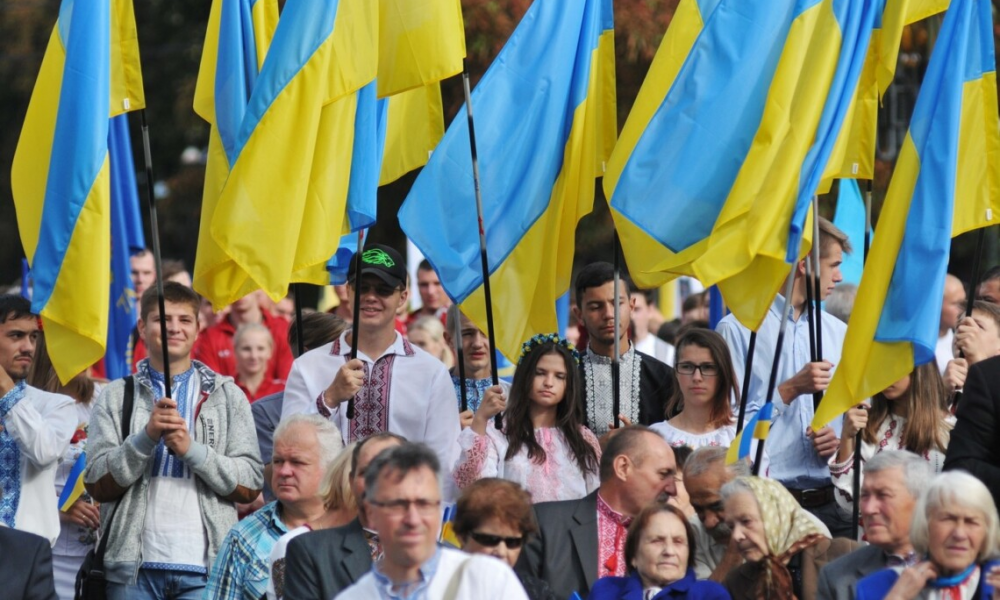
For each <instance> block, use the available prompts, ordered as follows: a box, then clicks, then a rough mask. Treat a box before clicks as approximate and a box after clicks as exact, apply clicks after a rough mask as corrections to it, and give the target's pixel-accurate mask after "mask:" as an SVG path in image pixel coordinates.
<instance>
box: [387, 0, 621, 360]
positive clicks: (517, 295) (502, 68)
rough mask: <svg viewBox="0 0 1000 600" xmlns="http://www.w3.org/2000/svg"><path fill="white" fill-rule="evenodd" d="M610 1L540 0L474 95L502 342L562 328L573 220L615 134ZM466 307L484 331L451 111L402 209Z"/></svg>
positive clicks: (511, 346) (461, 134)
mask: <svg viewBox="0 0 1000 600" xmlns="http://www.w3.org/2000/svg"><path fill="white" fill-rule="evenodd" d="M613 21H614V18H613V14H612V8H611V1H610V0H536V2H535V3H534V4H532V5H531V7H530V8H529V9H528V11H527V13H525V15H524V18H523V19H522V21H521V23H520V24H519V25H518V26H517V29H515V30H514V33H513V34H512V35H511V37H510V39H509V40H508V41H507V44H506V45H505V46H504V48H503V50H501V51H500V54H499V56H497V58H496V60H495V61H494V62H493V64H492V65H491V66H490V68H489V69H488V70H487V71H486V74H485V75H484V76H483V78H482V80H481V81H480V82H479V84H478V85H477V86H476V89H475V90H474V91H473V93H472V106H473V109H474V112H475V115H476V132H475V133H476V143H477V146H478V148H477V149H478V152H479V167H480V173H481V184H482V193H483V212H484V214H483V224H482V226H483V227H484V229H485V231H486V241H487V244H488V252H489V260H490V264H489V272H490V281H491V287H492V293H493V298H492V300H493V313H494V316H495V322H496V334H497V349H498V350H500V351H501V352H503V353H504V354H505V355H507V356H508V357H513V356H517V352H518V350H519V348H520V344H521V342H522V341H524V340H526V339H528V338H530V337H531V336H532V335H534V334H536V333H538V332H542V331H554V330H555V327H556V313H555V304H556V299H557V298H558V297H559V296H561V295H562V294H563V293H564V292H565V291H566V289H567V288H568V287H569V283H570V277H571V268H572V262H573V248H574V245H575V233H576V224H577V222H578V221H579V220H580V218H581V217H583V216H584V215H586V214H587V213H589V212H590V211H591V209H592V208H593V202H594V182H595V179H596V178H597V177H599V176H600V175H601V166H602V162H603V161H604V160H605V158H606V157H607V156H608V154H609V151H610V148H611V146H612V145H613V143H614V138H615V88H614V22H613ZM399 221H400V225H401V226H402V228H403V231H404V232H405V233H406V234H407V236H408V237H409V238H410V239H411V240H413V242H414V243H415V244H416V245H417V247H418V248H420V251H421V252H422V253H423V254H424V256H426V257H427V259H428V260H429V261H430V262H431V264H433V265H434V267H435V269H436V270H437V272H438V274H439V275H440V277H441V283H442V285H444V287H445V289H446V291H447V292H448V294H449V295H450V296H451V297H452V298H453V299H455V301H456V302H459V303H461V305H462V312H464V313H465V314H466V315H468V316H469V318H470V319H472V320H473V322H475V323H476V324H477V325H478V326H479V327H482V328H483V329H484V330H485V328H486V327H485V325H486V305H485V297H484V293H483V272H482V269H481V267H480V260H479V233H478V229H477V215H476V199H475V188H474V185H473V178H472V159H471V153H470V149H469V129H468V120H467V119H465V118H463V117H461V116H460V117H459V118H456V119H455V120H454V121H453V122H452V124H451V126H450V127H449V128H448V131H447V132H446V133H445V136H444V139H443V140H442V141H441V144H440V145H439V146H438V148H437V150H435V151H434V154H433V155H432V156H431V159H430V161H429V162H428V163H427V166H426V167H424V170H423V171H422V172H421V173H420V175H419V176H418V177H417V181H416V183H415V184H414V186H413V188H412V190H411V191H410V194H409V196H408V197H407V199H406V201H405V202H404V203H403V206H402V208H401V209H400V211H399Z"/></svg>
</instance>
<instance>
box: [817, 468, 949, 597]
mask: <svg viewBox="0 0 1000 600" xmlns="http://www.w3.org/2000/svg"><path fill="white" fill-rule="evenodd" d="M933 475H934V473H933V470H932V469H931V466H930V464H929V463H928V462H927V461H926V460H924V459H923V458H922V457H920V456H917V455H915V454H911V453H909V452H903V451H900V450H893V451H886V452H880V453H879V454H876V455H875V456H874V457H872V459H871V460H869V461H868V462H867V463H865V480H864V483H862V484H861V522H862V524H863V526H864V533H865V539H866V540H867V541H868V543H869V544H870V545H869V546H863V547H861V548H859V549H858V550H855V551H854V552H851V553H850V554H847V555H845V556H841V557H840V558H838V559H837V560H835V561H833V562H831V563H829V564H827V565H826V566H824V567H823V569H822V570H821V571H820V573H819V585H818V589H817V590H816V591H817V596H816V597H817V598H818V599H819V600H854V597H855V591H856V589H857V585H858V581H859V580H860V579H862V578H863V577H865V576H866V575H869V574H871V573H874V572H875V571H878V570H880V569H884V568H886V567H892V566H913V565H914V564H916V563H917V562H919V561H920V560H922V557H920V556H917V555H916V554H915V553H914V552H913V544H911V543H910V521H911V520H912V517H913V509H914V507H915V506H916V504H917V499H918V498H919V497H920V492H921V490H922V487H923V485H924V484H925V482H927V481H928V480H929V479H930V478H931V477H932V476H933Z"/></svg>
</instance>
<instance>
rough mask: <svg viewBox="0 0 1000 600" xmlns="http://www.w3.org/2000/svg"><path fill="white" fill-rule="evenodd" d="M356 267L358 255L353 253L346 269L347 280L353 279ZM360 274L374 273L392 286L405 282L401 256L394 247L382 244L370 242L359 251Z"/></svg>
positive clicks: (351, 280) (352, 280)
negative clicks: (370, 243)
mask: <svg viewBox="0 0 1000 600" xmlns="http://www.w3.org/2000/svg"><path fill="white" fill-rule="evenodd" d="M357 268H358V255H357V254H355V255H354V256H353V257H352V258H351V264H350V266H349V267H348V269H347V281H348V282H354V281H355V272H356V271H357ZM361 274H362V275H375V276H376V277H378V278H379V279H381V280H382V281H384V282H386V283H388V284H389V285H391V286H392V287H394V288H398V287H402V286H404V285H405V284H406V265H405V264H404V262H403V257H402V256H400V255H399V252H396V250H395V248H391V247H389V246H383V245H382V244H372V245H370V246H368V247H366V248H365V249H364V251H363V252H362V253H361Z"/></svg>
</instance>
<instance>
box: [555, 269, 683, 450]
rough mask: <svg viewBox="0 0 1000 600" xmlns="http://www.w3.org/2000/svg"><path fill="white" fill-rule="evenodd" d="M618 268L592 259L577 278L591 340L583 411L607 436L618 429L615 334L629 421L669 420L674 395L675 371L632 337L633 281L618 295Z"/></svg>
mask: <svg viewBox="0 0 1000 600" xmlns="http://www.w3.org/2000/svg"><path fill="white" fill-rule="evenodd" d="M614 276H615V271H614V267H613V266H612V265H611V264H609V263H606V262H597V263H592V264H589V265H587V266H586V267H584V268H583V269H581V270H580V272H579V273H578V274H577V276H576V285H575V288H576V305H575V306H573V316H574V318H576V320H577V322H578V323H579V324H580V326H581V327H583V328H585V329H586V330H587V335H588V336H589V343H588V345H587V350H586V352H584V353H583V358H582V360H581V361H580V368H581V372H582V375H583V384H584V391H585V394H584V396H583V401H584V405H583V414H584V416H585V417H586V422H587V427H589V428H590V429H591V430H592V431H593V432H594V433H596V434H597V435H598V436H603V435H605V434H607V433H608V431H609V430H610V429H612V428H613V427H614V422H615V417H616V416H617V415H615V414H614V392H613V388H612V385H611V362H612V357H613V355H614V348H615V337H616V336H617V338H618V340H619V350H620V351H621V356H620V357H619V380H618V386H619V387H618V389H619V392H620V396H619V402H620V404H619V414H620V415H621V416H622V417H624V419H622V423H623V424H624V425H630V424H633V423H634V424H637V425H638V424H642V425H651V424H653V423H658V422H660V421H662V420H663V419H664V418H665V413H666V405H667V400H668V399H669V398H670V396H671V395H672V394H673V372H672V371H673V370H672V369H671V368H670V367H669V366H667V365H665V364H663V363H662V362H660V361H658V360H656V359H655V358H653V357H652V356H649V355H646V354H643V353H642V352H639V351H637V350H636V349H635V346H633V345H632V343H631V342H630V341H629V338H628V329H629V323H630V322H631V314H632V308H633V305H634V304H633V301H632V300H631V299H630V298H629V286H628V283H627V282H626V281H625V280H624V279H622V280H621V281H620V282H619V285H618V298H617V299H616V298H615V293H614ZM616 302H617V303H618V305H619V314H618V318H619V322H618V331H617V332H616V331H615V323H614V321H615V319H614V310H615V303H616Z"/></svg>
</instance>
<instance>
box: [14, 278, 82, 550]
mask: <svg viewBox="0 0 1000 600" xmlns="http://www.w3.org/2000/svg"><path fill="white" fill-rule="evenodd" d="M40 334H41V329H40V328H39V326H38V315H35V314H32V312H31V303H30V302H28V301H27V300H25V299H24V298H22V297H21V296H15V295H13V294H4V295H0V490H3V495H2V496H0V525H6V526H7V527H12V528H14V529H20V530H23V531H28V532H30V533H34V534H36V535H40V536H42V537H44V538H46V539H47V540H48V542H49V543H50V544H54V543H55V541H56V538H57V537H58V536H59V512H58V508H57V507H56V495H55V492H54V489H55V487H54V486H55V477H56V469H57V468H58V467H59V462H60V461H61V460H62V457H63V454H65V453H66V448H68V447H69V442H70V438H72V437H73V432H74V431H76V426H77V424H78V420H77V416H76V407H75V406H74V405H75V402H74V401H73V399H72V398H70V397H68V396H63V395H62V394H52V393H49V392H46V391H43V390H40V389H38V388H34V387H32V386H30V385H28V384H27V382H26V381H25V379H26V378H27V377H28V372H29V370H30V369H31V365H32V363H33V362H34V360H35V342H36V340H37V339H38V336H39V335H40ZM50 350H51V351H53V352H58V349H53V348H50Z"/></svg>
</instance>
